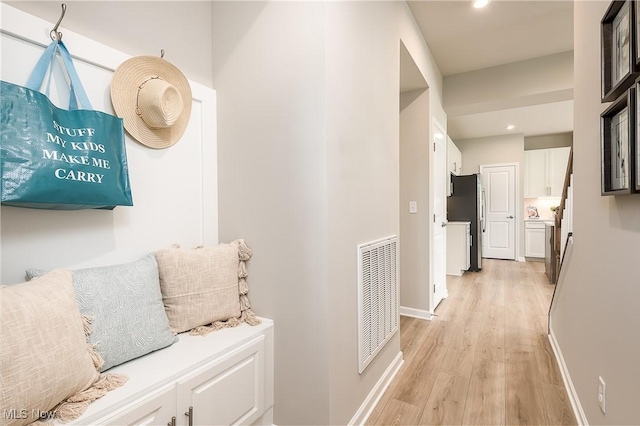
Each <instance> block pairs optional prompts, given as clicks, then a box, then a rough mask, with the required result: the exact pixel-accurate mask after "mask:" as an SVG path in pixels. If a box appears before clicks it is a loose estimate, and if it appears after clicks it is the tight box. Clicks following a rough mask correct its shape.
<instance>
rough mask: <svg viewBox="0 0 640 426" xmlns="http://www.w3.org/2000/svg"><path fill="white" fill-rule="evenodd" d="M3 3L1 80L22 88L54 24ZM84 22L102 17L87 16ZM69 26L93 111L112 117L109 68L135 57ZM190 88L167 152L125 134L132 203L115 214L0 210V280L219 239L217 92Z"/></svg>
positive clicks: (68, 38)
mask: <svg viewBox="0 0 640 426" xmlns="http://www.w3.org/2000/svg"><path fill="white" fill-rule="evenodd" d="M25 4H30V3H25ZM2 7H3V13H2V16H1V18H2V29H3V34H2V51H1V52H2V53H1V54H2V60H0V63H2V78H3V80H6V81H9V82H12V83H15V84H24V82H25V80H26V78H27V76H28V75H29V73H30V72H31V70H32V69H33V67H34V65H35V63H36V61H37V59H38V58H39V56H40V55H41V53H42V50H43V45H47V44H48V43H50V39H49V38H48V33H49V31H50V29H51V27H52V25H51V24H50V23H49V22H46V21H43V20H41V19H39V18H36V17H34V16H31V15H27V14H24V13H22V12H20V11H19V10H17V9H14V8H12V7H10V6H7V5H5V4H2ZM71 7H72V6H70V8H71ZM85 19H86V20H91V19H94V20H95V19H97V18H96V16H95V15H94V14H90V15H89V16H85ZM63 32H64V35H63V39H64V40H65V42H66V44H67V46H68V47H69V49H70V50H71V52H72V53H73V55H74V56H75V58H76V59H75V66H76V68H77V70H78V74H79V75H80V76H81V80H82V81H83V83H84V86H85V89H86V91H87V94H88V97H89V98H90V100H91V102H92V105H93V107H94V108H95V109H96V110H99V111H105V112H107V113H111V114H113V108H112V105H111V98H110V95H109V86H110V83H111V78H112V73H113V70H114V69H115V68H116V67H117V66H118V65H120V63H122V62H123V61H124V60H126V59H128V58H129V56H128V55H127V54H126V53H124V52H120V51H118V50H115V49H113V48H111V47H110V46H107V45H103V44H101V43H98V42H96V41H94V40H91V39H89V38H87V37H84V35H82V34H77V33H76V32H75V31H73V30H72V29H71V28H70V27H66V28H65V29H64V31H63ZM187 77H189V75H187ZM60 87H62V85H60ZM192 93H193V103H192V111H191V116H190V120H189V125H188V126H187V128H186V130H185V133H184V135H183V137H182V138H181V140H180V141H179V142H178V143H177V144H176V145H174V146H173V147H171V148H170V149H166V150H153V149H150V148H147V147H145V146H143V145H142V144H140V143H138V142H136V141H134V140H133V139H131V138H130V137H129V136H128V135H126V134H125V146H126V151H127V159H128V170H129V178H130V182H131V191H132V196H133V204H134V206H133V207H117V208H116V209H115V210H113V211H105V210H82V211H51V210H36V209H22V208H16V207H9V206H2V207H1V208H0V211H1V212H2V223H1V234H2V235H1V246H2V258H1V260H0V265H1V266H2V283H3V284H10V283H16V282H21V281H23V280H24V270H25V269H27V268H33V267H35V268H40V269H53V268H60V267H66V268H85V267H93V266H104V265H109V264H116V263H126V262H132V261H135V260H137V259H138V258H139V257H141V256H143V255H146V254H147V253H149V252H152V251H154V250H157V249H160V248H163V247H168V246H170V245H171V244H173V243H178V244H182V245H183V246H185V247H194V246H198V245H203V244H215V243H217V238H218V231H217V195H216V191H217V182H216V179H217V172H216V167H215V163H216V129H215V120H211V119H210V117H212V116H215V114H216V112H215V92H214V91H213V90H212V89H210V88H206V87H204V86H202V85H200V84H197V83H195V82H192ZM65 97H66V99H68V90H61V91H60V93H58V92H57V91H56V90H55V89H53V90H51V95H50V98H51V99H52V101H53V102H54V104H57V105H59V106H60V105H64V104H66V103H67V102H66V101H62V100H63V99H65ZM168 170H171V173H167V171H168ZM176 176H179V177H180V179H176ZM183 180H184V181H183ZM184 182H189V185H185V184H184Z"/></svg>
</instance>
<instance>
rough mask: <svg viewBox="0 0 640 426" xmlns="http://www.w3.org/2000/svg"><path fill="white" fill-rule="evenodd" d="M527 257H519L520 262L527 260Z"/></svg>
mask: <svg viewBox="0 0 640 426" xmlns="http://www.w3.org/2000/svg"><path fill="white" fill-rule="evenodd" d="M526 261H527V259H525V258H524V256H520V257H518V262H526Z"/></svg>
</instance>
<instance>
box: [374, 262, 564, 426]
mask: <svg viewBox="0 0 640 426" xmlns="http://www.w3.org/2000/svg"><path fill="white" fill-rule="evenodd" d="M447 287H448V291H449V297H448V298H447V299H445V300H443V301H442V302H441V303H440V305H439V306H438V308H437V309H436V314H437V315H438V316H437V317H436V318H435V319H434V320H432V321H424V320H419V319H415V318H409V317H401V321H400V333H401V347H402V351H403V353H404V360H405V362H404V365H403V366H402V369H401V370H400V371H399V372H398V374H397V376H396V377H395V379H394V380H393V382H392V383H391V385H390V386H389V388H388V389H387V391H386V392H385V394H384V395H383V397H382V399H381V400H380V402H379V403H378V405H377V406H376V408H375V410H374V411H373V413H372V414H371V416H370V417H369V419H368V421H367V424H368V425H427V424H434V425H435V424H439V425H460V424H463V425H471V424H472V425H516V424H529V425H558V424H561V425H567V424H576V419H575V417H574V415H573V411H572V410H571V404H570V402H569V399H568V397H567V392H566V390H565V388H564V385H563V382H562V377H561V376H560V372H559V370H558V367H557V363H556V360H555V356H554V354H553V350H552V349H551V346H550V344H549V340H548V338H547V313H548V311H549V304H550V302H551V297H552V294H553V286H552V285H550V284H549V281H548V280H547V278H546V276H545V274H544V264H543V263H535V262H513V261H506V260H488V259H487V260H485V259H483V270H482V271H481V272H467V273H465V274H464V276H462V277H453V276H447Z"/></svg>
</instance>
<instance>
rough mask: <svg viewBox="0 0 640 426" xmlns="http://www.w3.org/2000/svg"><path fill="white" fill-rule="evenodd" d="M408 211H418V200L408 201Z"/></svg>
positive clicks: (413, 212)
mask: <svg viewBox="0 0 640 426" xmlns="http://www.w3.org/2000/svg"><path fill="white" fill-rule="evenodd" d="M409 213H410V214H415V213H418V202H417V201H409Z"/></svg>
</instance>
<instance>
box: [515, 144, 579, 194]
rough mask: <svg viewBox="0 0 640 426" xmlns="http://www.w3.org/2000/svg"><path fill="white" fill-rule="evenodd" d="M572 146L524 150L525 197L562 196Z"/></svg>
mask: <svg viewBox="0 0 640 426" xmlns="http://www.w3.org/2000/svg"><path fill="white" fill-rule="evenodd" d="M570 151H571V148H569V147H562V148H549V149H534V150H529V151H525V152H524V159H525V174H524V198H538V197H561V196H562V189H563V186H564V175H565V173H566V171H567V164H568V161H569V153H570Z"/></svg>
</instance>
